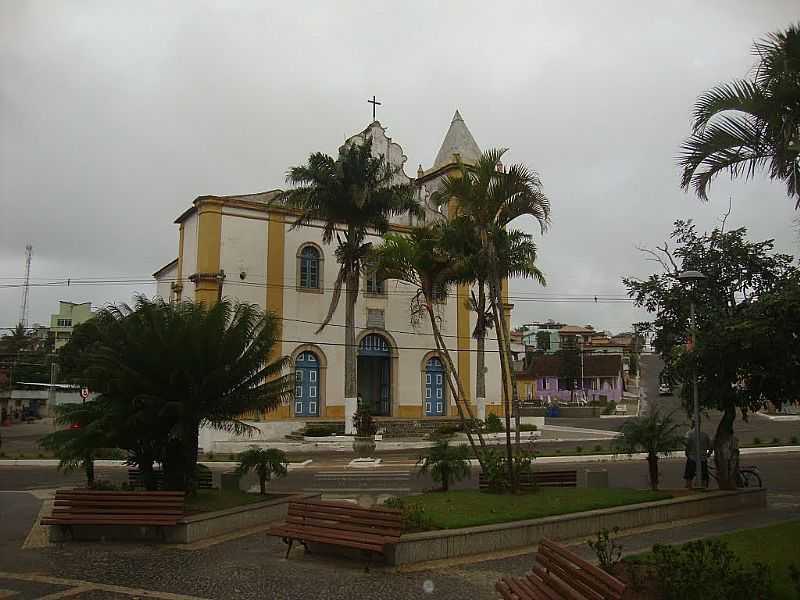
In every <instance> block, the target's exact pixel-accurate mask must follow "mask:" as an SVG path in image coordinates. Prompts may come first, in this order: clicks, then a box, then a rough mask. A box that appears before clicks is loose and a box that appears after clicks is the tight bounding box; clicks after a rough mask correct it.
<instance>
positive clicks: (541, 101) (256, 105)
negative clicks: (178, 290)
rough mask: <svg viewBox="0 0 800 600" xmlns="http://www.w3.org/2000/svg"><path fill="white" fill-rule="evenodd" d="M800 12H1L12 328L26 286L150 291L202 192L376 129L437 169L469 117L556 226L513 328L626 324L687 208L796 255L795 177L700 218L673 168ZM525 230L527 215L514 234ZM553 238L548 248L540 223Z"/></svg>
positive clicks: (97, 297) (0, 228)
mask: <svg viewBox="0 0 800 600" xmlns="http://www.w3.org/2000/svg"><path fill="white" fill-rule="evenodd" d="M796 19H798V11H797V3H796V0H787V1H786V2H779V1H772V2H769V1H762V2H752V1H742V2H731V1H719V2H703V3H700V2H688V1H687V2H641V1H633V2H614V3H611V2H602V3H600V2H594V1H591V2H558V3H557V2H519V3H509V2H496V3H487V2H460V1H459V2H413V3H412V2H408V3H397V2H393V3H388V2H380V1H373V2H341V1H337V2H298V1H294V2H281V3H278V2H260V1H259V2H256V1H253V2H224V3H219V2H208V3H206V2H199V1H196V0H191V1H185V2H178V1H173V2H169V3H165V2H146V1H142V0H137V1H136V2H133V1H129V2H118V1H110V0H100V1H97V2H80V1H71V2H44V1H41V2H28V1H24V0H14V1H7V2H0V326H2V327H7V326H11V325H13V324H14V323H16V322H17V320H18V318H19V305H20V299H21V290H20V289H19V288H13V287H12V288H8V287H6V288H3V287H2V286H3V285H7V284H18V283H19V282H20V278H21V277H22V275H23V270H24V252H25V245H26V244H27V243H30V244H33V248H34V254H33V265H32V270H31V276H32V280H33V281H34V282H36V283H41V282H47V281H53V280H61V279H66V278H70V277H71V278H76V277H96V278H102V279H108V278H137V279H140V280H143V281H144V280H147V279H148V278H149V276H150V274H151V273H152V272H153V271H155V270H156V269H157V268H159V267H160V266H162V265H163V264H165V263H167V262H169V261H170V260H172V259H173V258H175V256H176V255H177V226H176V225H174V224H173V220H174V219H175V217H176V216H177V215H179V214H180V213H181V212H182V211H183V210H185V209H186V208H187V207H188V206H189V205H190V203H191V202H192V200H193V199H194V198H195V197H197V196H198V195H203V194H235V193H249V192H258V191H262V190H267V189H273V188H277V187H281V186H282V185H283V179H284V175H285V173H286V170H287V168H288V167H289V166H291V165H295V164H299V163H302V162H304V160H305V159H306V158H307V156H308V155H309V154H310V153H311V152H313V151H318V150H319V151H324V152H328V153H331V154H332V153H334V152H336V149H337V148H338V146H339V145H340V144H341V143H342V141H343V140H344V138H345V137H347V136H349V135H351V134H353V133H355V132H357V131H360V130H361V129H363V128H364V127H365V126H366V125H367V124H368V123H369V122H370V121H371V107H370V105H369V104H367V103H366V100H367V98H369V97H371V96H372V95H373V94H376V95H377V96H378V99H379V100H380V101H382V102H383V106H381V107H379V109H378V118H379V120H380V121H381V122H382V123H383V125H384V126H387V127H388V135H390V136H392V137H393V139H394V140H395V141H396V142H398V143H400V144H401V145H402V147H403V149H404V151H405V153H406V155H407V156H408V163H407V168H406V172H407V173H408V174H410V175H412V176H413V175H414V174H415V173H416V169H417V165H418V164H420V163H421V164H422V165H423V167H424V168H429V167H430V166H431V164H432V162H433V159H434V157H435V155H436V152H437V151H438V149H439V145H440V143H441V141H442V138H443V136H444V134H445V132H446V131H447V128H448V126H449V123H450V120H451V118H452V115H453V112H454V111H455V109H456V108H458V109H459V110H460V111H461V114H462V115H463V116H464V119H465V121H466V123H467V125H468V126H469V128H470V129H471V131H472V133H473V135H474V136H475V139H476V140H477V142H478V144H479V145H480V146H481V147H482V148H484V149H485V148H489V147H493V146H507V147H509V148H510V149H511V151H510V154H509V157H508V160H507V161H506V162H507V163H508V162H523V163H525V164H527V165H528V166H529V167H532V168H534V169H536V170H537V171H538V172H539V173H540V175H541V178H542V181H543V183H544V188H545V191H546V193H547V195H548V196H549V198H550V200H551V203H552V216H553V224H552V228H551V229H550V231H549V232H548V233H547V234H546V235H545V236H544V237H541V238H540V239H538V243H539V249H540V265H541V268H542V269H543V270H544V272H545V274H546V276H547V279H548V283H549V284H548V286H547V288H545V289H542V288H540V287H538V286H537V285H536V284H534V283H532V282H526V281H514V282H512V284H511V293H512V295H514V296H519V297H527V298H525V299H519V300H516V301H515V303H516V308H515V311H514V322H515V323H516V324H520V323H524V322H528V321H533V320H540V319H547V318H554V319H561V320H564V321H567V322H570V323H580V324H585V323H592V324H594V325H596V326H597V327H600V328H607V329H610V330H613V331H620V330H625V329H628V328H629V327H630V323H631V322H633V321H635V320H639V319H641V318H642V316H643V315H642V314H640V313H637V311H635V310H634V309H633V308H632V307H630V306H629V305H628V304H624V303H617V304H602V303H598V304H594V303H590V304H586V303H574V302H548V303H544V302H534V301H530V297H531V296H536V297H543V296H552V297H556V298H557V297H564V296H567V295H575V294H578V295H581V294H589V295H613V296H622V295H624V288H623V287H622V284H621V282H620V279H621V277H622V276H625V275H634V276H645V275H647V274H648V273H650V272H653V270H654V266H653V263H651V262H648V261H647V260H646V259H645V257H644V256H643V255H642V254H641V253H640V252H638V251H637V250H636V248H635V247H636V246H637V245H649V246H652V245H655V244H657V243H660V242H661V241H663V240H664V238H665V237H666V236H667V235H668V234H669V232H670V231H671V229H672V222H673V221H674V220H675V219H678V218H692V219H695V220H696V221H697V222H698V224H699V225H700V226H701V227H702V228H710V227H713V226H714V225H715V224H716V223H718V221H719V218H720V216H721V215H722V213H724V212H725V211H726V210H727V207H728V200H729V198H732V205H733V210H732V214H731V216H730V218H729V220H728V225H729V226H730V227H735V226H742V225H746V226H747V227H748V228H749V229H750V232H751V235H752V236H753V237H754V238H759V239H764V238H770V237H774V238H776V240H777V245H778V247H779V248H780V249H781V250H783V251H787V252H790V253H793V254H794V253H796V252H797V250H798V241H797V234H796V233H795V231H794V230H793V227H792V219H793V218H794V216H795V212H794V210H793V203H792V201H791V200H789V199H788V198H787V197H786V195H785V192H784V188H783V186H782V185H779V184H774V183H770V182H767V181H766V180H765V179H763V178H759V179H757V180H755V181H752V182H747V183H746V182H743V181H737V182H733V183H731V182H729V181H727V180H726V179H720V180H719V182H718V183H717V184H716V185H715V186H714V187H713V190H712V194H711V198H712V201H711V202H710V203H708V204H703V203H701V202H700V201H699V200H698V199H697V198H696V197H694V196H692V195H689V194H685V193H683V192H682V191H681V190H680V189H679V186H678V182H679V170H678V168H677V166H676V163H675V156H676V154H677V152H678V148H679V145H680V143H681V141H682V139H683V138H684V137H685V136H686V134H687V132H688V127H689V117H690V110H691V106H692V103H693V102H694V100H695V98H696V97H697V95H698V94H699V93H701V92H702V91H703V90H705V89H707V88H709V87H711V86H713V85H715V84H717V83H720V82H724V81H727V80H730V79H732V78H735V77H743V76H746V75H747V74H748V72H749V71H750V69H751V68H752V65H753V58H752V56H751V54H750V46H751V43H752V41H753V39H754V38H758V37H761V36H762V35H763V34H765V33H767V32H770V31H776V30H779V29H782V28H785V27H786V26H788V25H789V24H790V23H791V22H792V21H793V20H796ZM520 225H521V226H522V227H524V228H528V229H530V230H531V232H534V231H536V229H535V228H534V227H533V224H532V223H520ZM536 233H537V238H539V236H538V232H536ZM134 291H142V292H145V293H148V294H152V293H154V291H155V286H154V285H151V284H148V283H141V284H136V285H118V286H91V287H87V286H83V287H79V286H74V285H71V286H70V287H64V286H59V287H46V288H45V287H34V288H32V289H31V293H30V321H31V322H47V320H48V319H49V315H50V314H51V313H53V312H56V310H57V301H58V300H59V299H64V300H70V301H75V302H81V301H91V302H92V303H94V304H96V305H103V304H104V303H107V302H111V301H127V300H129V299H130V297H131V294H132V293H133V292H134Z"/></svg>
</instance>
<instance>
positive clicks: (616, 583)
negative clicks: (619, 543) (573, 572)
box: [540, 540, 627, 596]
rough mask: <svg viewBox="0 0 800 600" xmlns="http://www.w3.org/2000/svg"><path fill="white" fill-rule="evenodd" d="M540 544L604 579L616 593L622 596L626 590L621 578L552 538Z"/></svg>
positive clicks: (601, 579)
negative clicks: (610, 573) (553, 540)
mask: <svg viewBox="0 0 800 600" xmlns="http://www.w3.org/2000/svg"><path fill="white" fill-rule="evenodd" d="M540 546H544V547H545V548H546V549H547V550H549V551H550V552H552V553H554V554H557V555H559V556H561V557H563V558H565V559H566V560H568V561H569V562H570V563H572V564H574V565H577V566H578V567H580V568H581V569H583V570H584V571H586V572H587V573H589V574H590V575H592V577H594V578H595V579H598V580H600V581H602V582H603V584H605V585H606V586H607V587H608V588H610V589H611V590H612V591H614V592H615V593H616V594H619V595H620V596H621V595H622V593H623V592H624V591H625V589H626V587H627V586H626V585H625V584H624V583H622V582H621V581H620V580H619V579H617V578H616V577H613V576H612V575H609V574H608V573H606V572H605V571H603V569H601V568H599V567H597V566H595V565H593V564H592V563H590V562H587V561H585V560H583V559H582V558H581V557H579V556H577V555H575V554H573V553H572V552H570V551H569V550H567V549H566V548H564V547H562V546H559V545H558V544H556V543H554V542H552V541H550V540H542V543H541V544H540Z"/></svg>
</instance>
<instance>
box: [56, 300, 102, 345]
mask: <svg viewBox="0 0 800 600" xmlns="http://www.w3.org/2000/svg"><path fill="white" fill-rule="evenodd" d="M92 316H93V313H92V303H91V302H81V303H80V304H76V303H75V302H66V301H64V300H61V301H60V302H59V303H58V312H57V313H56V314H54V315H51V316H50V333H52V335H53V343H54V348H55V349H56V350H58V349H59V348H61V347H62V346H64V345H65V344H66V343H67V342H68V341H69V339H70V338H71V337H72V330H73V329H74V328H75V326H76V325H80V324H81V323H85V322H86V321H88V320H89V319H91V318H92Z"/></svg>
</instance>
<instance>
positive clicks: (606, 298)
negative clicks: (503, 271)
mask: <svg viewBox="0 0 800 600" xmlns="http://www.w3.org/2000/svg"><path fill="white" fill-rule="evenodd" d="M187 282H188V281H187V280H186V279H177V278H165V279H161V280H159V281H155V280H153V279H107V280H100V279H92V280H82V279H66V280H59V281H50V282H45V283H31V284H30V285H31V287H71V286H116V285H126V286H130V285H135V284H146V285H153V284H156V285H157V284H158V283H187ZM23 286H24V284H0V289H8V288H19V287H23ZM225 286H247V287H255V288H264V289H266V288H278V289H302V288H299V286H298V285H297V284H296V283H289V284H286V283H282V284H281V283H266V282H264V283H261V282H256V281H252V282H250V281H234V280H224V281H223V289H224V287H225ZM409 287H410V286H409ZM313 289H314V290H315V291H316V290H319V291H333V290H334V288H332V287H322V288H313ZM416 294H417V291H416V290H415V291H411V290H409V291H404V290H384V291H383V293H381V294H374V296H378V297H382V296H406V297H413V296H415V295H416ZM551 294H553V295H548V293H547V292H543V293H540V294H537V295H509V296H508V299H509V300H514V301H515V302H545V303H546V302H553V303H563V302H574V303H579V302H583V303H589V304H609V303H618V302H624V303H630V302H634V299H633V298H629V297H626V296H621V295H611V294H591V293H589V294H565V295H555V293H551Z"/></svg>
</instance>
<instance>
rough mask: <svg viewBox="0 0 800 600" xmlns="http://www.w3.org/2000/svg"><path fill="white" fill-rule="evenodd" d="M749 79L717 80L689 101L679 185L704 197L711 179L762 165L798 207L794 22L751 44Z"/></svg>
mask: <svg viewBox="0 0 800 600" xmlns="http://www.w3.org/2000/svg"><path fill="white" fill-rule="evenodd" d="M753 54H754V55H755V56H757V57H758V61H759V62H758V66H757V67H756V69H755V73H754V75H753V78H752V79H739V80H735V81H733V82H731V83H727V84H723V85H718V86H715V87H713V88H711V89H710V90H708V91H707V92H705V93H703V94H702V95H701V96H700V97H699V98H698V99H697V101H696V102H695V105H694V123H693V125H692V133H691V135H690V136H689V138H688V139H687V140H686V141H685V142H684V143H683V145H682V146H681V154H680V157H679V164H680V166H681V167H683V175H682V177H681V187H682V188H683V189H684V190H686V189H688V188H689V187H690V186H691V187H693V188H694V190H695V193H697V195H698V196H699V197H700V198H701V199H702V200H708V189H709V187H710V185H711V180H712V179H714V177H716V176H717V175H718V174H719V173H720V172H722V171H728V173H730V176H731V178H734V177H739V176H744V178H745V179H749V178H751V177H753V176H754V175H755V173H756V171H758V170H761V169H766V170H767V172H768V174H769V177H770V179H777V180H781V181H784V182H785V183H786V188H787V193H788V195H789V196H790V197H794V198H796V202H795V208H798V207H800V25H792V26H791V27H789V28H788V29H786V30H785V31H781V32H779V33H772V34H770V35H768V36H767V37H766V38H764V39H763V40H760V41H757V42H755V43H754V44H753Z"/></svg>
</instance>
